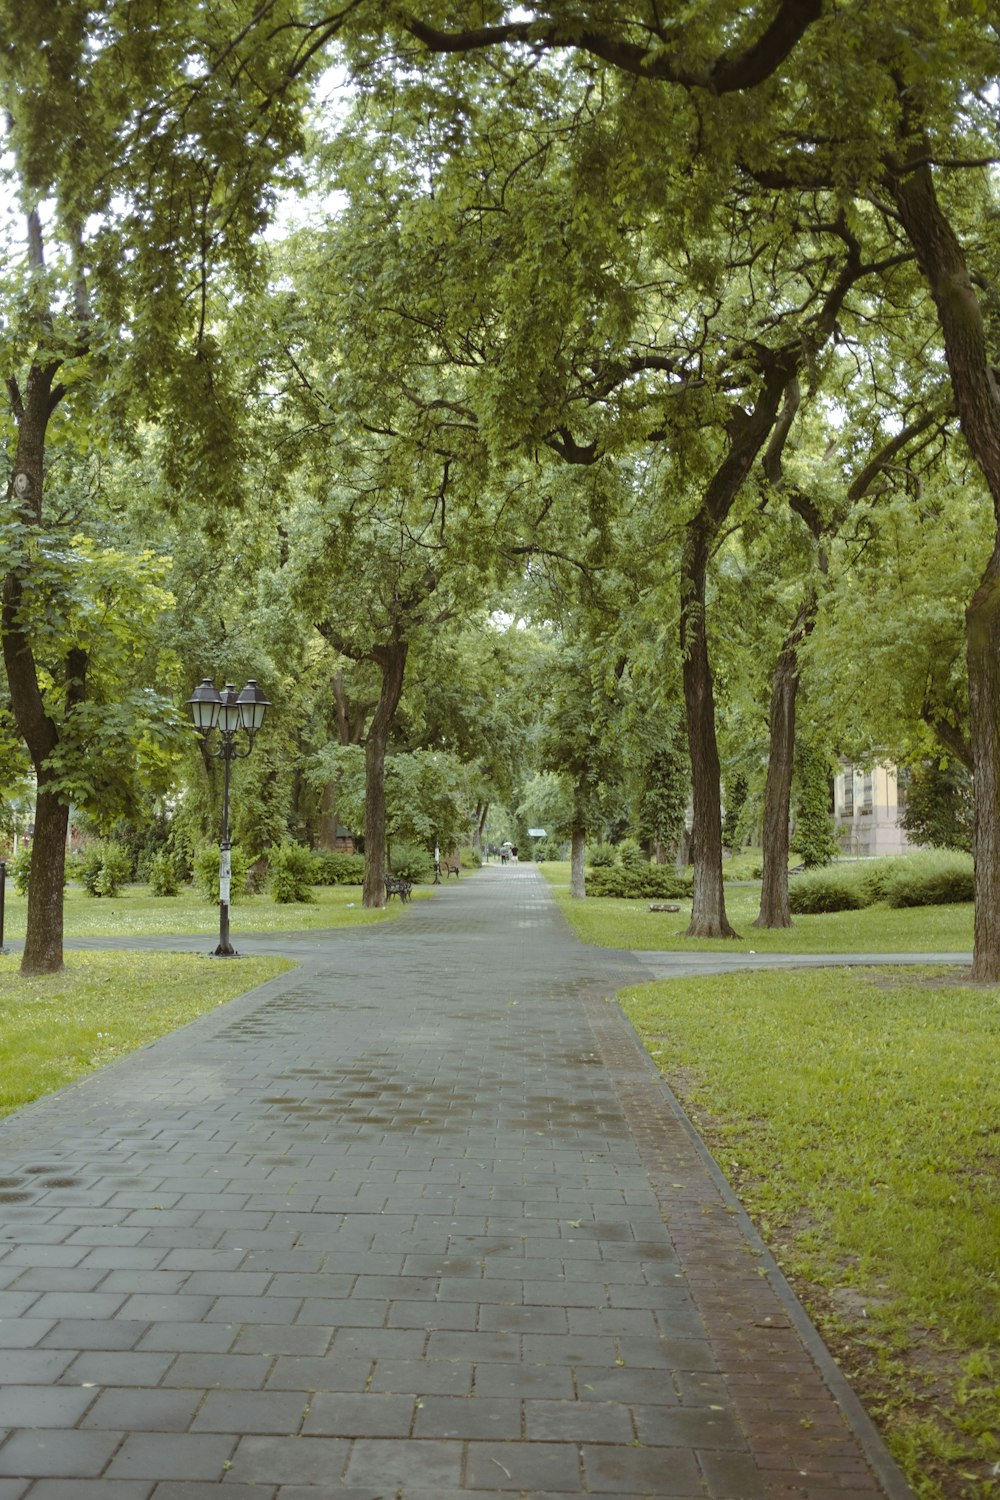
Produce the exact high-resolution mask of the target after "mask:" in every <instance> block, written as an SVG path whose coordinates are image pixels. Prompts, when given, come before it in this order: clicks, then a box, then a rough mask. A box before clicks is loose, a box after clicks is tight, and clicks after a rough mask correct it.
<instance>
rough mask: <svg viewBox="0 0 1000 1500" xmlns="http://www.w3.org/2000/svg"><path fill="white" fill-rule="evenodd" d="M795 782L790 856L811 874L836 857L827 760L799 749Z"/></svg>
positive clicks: (810, 751) (823, 756)
mask: <svg viewBox="0 0 1000 1500" xmlns="http://www.w3.org/2000/svg"><path fill="white" fill-rule="evenodd" d="M796 779H797V783H798V801H797V803H796V807H795V833H794V836H793V838H792V841H791V848H792V852H793V853H794V854H798V855H799V856H800V857H801V859H802V862H803V864H804V865H805V867H806V869H807V870H812V869H815V868H817V867H818V866H820V865H828V864H829V863H830V861H831V860H832V859H834V858H835V857H836V854H837V839H836V835H835V834H834V831H833V814H832V811H831V798H830V763H829V759H828V757H827V756H826V755H824V754H823V753H822V752H820V751H816V750H813V749H811V748H808V747H806V748H805V749H803V751H802V753H801V754H800V755H799V757H798V766H797V769H796ZM830 909H831V910H832V909H833V908H830ZM842 909H846V908H842Z"/></svg>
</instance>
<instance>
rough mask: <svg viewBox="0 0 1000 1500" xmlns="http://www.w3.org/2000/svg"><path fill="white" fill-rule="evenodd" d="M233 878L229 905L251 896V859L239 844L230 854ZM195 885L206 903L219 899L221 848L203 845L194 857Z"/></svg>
mask: <svg viewBox="0 0 1000 1500" xmlns="http://www.w3.org/2000/svg"><path fill="white" fill-rule="evenodd" d="M229 859H230V869H231V877H230V882H229V904H230V906H233V905H235V903H236V902H237V901H241V900H243V899H244V898H245V897H246V896H248V895H249V890H248V888H247V877H248V875H249V873H250V859H249V857H248V856H247V855H246V854H244V852H243V850H242V849H241V848H240V846H239V844H234V845H233V847H232V849H231V850H230V853H229ZM193 876H194V883H195V885H196V886H197V888H198V890H199V891H200V892H201V894H202V895H203V896H204V898H205V900H206V901H218V899H219V846H218V844H203V845H202V846H201V848H200V849H199V850H198V851H197V853H196V854H195V857H194V865H193Z"/></svg>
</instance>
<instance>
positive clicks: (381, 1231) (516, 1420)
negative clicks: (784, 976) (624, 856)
mask: <svg viewBox="0 0 1000 1500" xmlns="http://www.w3.org/2000/svg"><path fill="white" fill-rule="evenodd" d="M237 941H238V942H239V938H238V936H237ZM281 943H282V946H285V943H284V940H281ZM204 944H205V939H203V938H202V939H198V940H197V943H195V944H193V946H204ZM171 946H177V944H176V942H175V941H172V942H171ZM188 946H192V945H188ZM245 946H246V947H248V948H249V947H250V946H251V944H250V943H247V944H246V945H245ZM252 946H254V947H255V948H256V947H259V946H267V944H265V943H264V942H263V940H262V941H261V943H260V944H257V943H255V944H253V945H252ZM288 946H289V948H290V949H294V950H295V951H296V952H297V954H298V956H299V957H300V958H301V959H302V963H301V966H300V967H299V968H298V969H297V970H295V971H294V972H293V973H291V974H289V975H286V976H282V977H281V978H280V979H277V980H273V981H271V982H270V983H268V984H266V985H263V986H262V987H261V988H259V989H258V990H256V991H254V992H253V993H252V994H251V995H249V996H246V997H244V998H243V999H241V1000H238V1001H236V1002H234V1003H233V1004H231V1005H229V1006H227V1007H225V1008H224V1009H222V1010H219V1011H217V1012H215V1013H214V1014H212V1015H210V1016H207V1017H205V1018H203V1019H202V1020H200V1021H197V1022H195V1023H193V1024H192V1025H190V1026H188V1027H185V1028H184V1029H182V1030H180V1031H178V1032H175V1033H173V1034H172V1035H170V1036H166V1037H164V1038H162V1039H161V1040H160V1041H158V1042H156V1043H154V1044H153V1045H152V1046H150V1047H147V1048H145V1049H143V1050H142V1051H141V1052H139V1053H136V1054H135V1055H133V1056H132V1057H130V1058H128V1059H125V1060H124V1061H122V1062H121V1063H118V1064H116V1065H114V1066H112V1067H109V1068H107V1069H105V1070H103V1071H102V1072H101V1073H99V1074H95V1075H93V1076H91V1077H89V1078H88V1079H86V1080H85V1081H83V1082H81V1083H79V1084H77V1085H74V1086H72V1087H70V1088H67V1089H64V1090H62V1091H61V1092H60V1093H58V1094H55V1095H52V1096H50V1097H49V1098H47V1099H45V1100H42V1101H40V1102H39V1103H38V1104H36V1105H33V1106H31V1107H30V1108H28V1109H25V1110H22V1111H20V1112H19V1113H17V1114H16V1115H13V1116H11V1117H10V1118H9V1119H8V1120H6V1121H5V1122H3V1124H2V1125H0V1174H2V1175H0V1214H2V1218H0V1365H2V1379H3V1382H4V1384H3V1388H2V1390H0V1500H215V1497H219V1500H325V1497H330V1500H470V1497H476V1496H479V1497H481V1500H484V1497H491V1500H513V1497H521V1500H524V1497H530V1500H556V1497H563V1500H565V1497H566V1496H573V1495H581V1496H583V1495H585V1496H604V1497H609V1500H610V1497H615V1500H639V1497H663V1496H672V1497H682V1500H696V1497H697V1500H778V1497H789V1500H791V1497H793V1496H794V1497H801V1500H830V1497H833V1496H837V1497H839V1500H843V1497H845V1496H861V1497H873V1496H879V1495H884V1496H888V1497H890V1500H904V1497H906V1496H908V1495H909V1491H908V1490H907V1488H906V1486H905V1484H904V1483H903V1481H902V1479H901V1477H900V1476H899V1474H898V1471H896V1469H895V1468H894V1466H893V1465H892V1463H891V1461H890V1460H889V1458H888V1456H887V1454H886V1453H885V1451H884V1449H883V1448H882V1445H881V1444H880V1442H879V1441H878V1439H877V1437H876V1436H875V1434H874V1431H873V1429H872V1428H871V1426H870V1424H869V1423H868V1421H867V1418H866V1417H865V1416H864V1413H863V1412H862V1411H861V1409H860V1407H859V1406H858V1404H857V1402H856V1401H855V1400H854V1398H853V1397H852V1395H851V1393H850V1392H849V1391H848V1390H847V1388H846V1386H845V1385H844V1383H843V1381H842V1380H841V1378H840V1376H839V1374H838V1372H837V1370H836V1367H835V1366H834V1364H833V1362H832V1360H830V1358H829V1356H828V1355H827V1354H826V1351H825V1350H824V1349H823V1347H822V1345H821V1344H820V1342H819V1340H818V1338H817V1336H816V1334H815V1332H814V1330H813V1329H812V1328H811V1325H810V1324H809V1323H808V1320H807V1319H806V1318H805V1315H804V1314H803V1312H802V1310H801V1308H800V1307H799V1306H798V1304H797V1303H796V1302H795V1300H794V1298H792V1297H791V1294H790V1292H789V1291H788V1289H787V1287H786V1285H785V1283H784V1281H783V1279H782V1278H781V1275H780V1272H779V1271H778V1269H777V1267H776V1266H775V1265H774V1263H773V1261H772V1260H771V1258H770V1256H769V1255H768V1254H767V1252H766V1251H765V1250H764V1247H763V1246H762V1245H761V1244H760V1242H759V1241H758V1239H757V1238H756V1236H755V1234H754V1232H753V1230H752V1228H751V1226H750V1225H749V1223H748V1221H747V1219H746V1217H745V1215H744V1214H743V1213H742V1211H741V1210H740V1209H739V1206H738V1204H737V1203H736V1202H735V1200H734V1199H733V1197H732V1195H731V1194H730V1193H729V1190H728V1188H727V1187H726V1185H725V1183H724V1182H723V1181H722V1179H721V1177H720V1176H719V1174H718V1172H717V1170H716V1168H715V1167H714V1164H713V1163H712V1162H711V1160H710V1158H709V1157H708V1156H707V1153H706V1152H705V1150H704V1148H703V1147H702V1146H701V1144H700V1142H699V1141H698V1139H697V1137H696V1136H695V1135H694V1133H693V1131H692V1130H691V1128H690V1127H689V1125H688V1124H687V1122H686V1120H685V1118H684V1116H683V1114H682V1113H681V1112H680V1110H679V1108H678V1107H677V1105H676V1103H675V1101H674V1100H673V1098H672V1096H671V1094H670V1093H669V1091H668V1090H667V1089H666V1088H665V1087H664V1085H663V1083H662V1082H661V1080H660V1079H659V1077H658V1075H657V1074H656V1072H655V1070H654V1069H653V1067H652V1065H651V1063H650V1062H649V1060H648V1058H647V1057H646V1054H645V1053H644V1052H643V1050H642V1049H641V1047H640V1046H639V1045H638V1043H637V1041H636V1039H635V1036H634V1033H633V1032H632V1031H631V1029H630V1027H629V1026H628V1025H627V1023H626V1022H625V1021H624V1019H623V1017H622V1015H621V1013H620V1011H619V1010H618V1009H617V1007H615V1006H614V1005H613V1004H610V1003H608V1000H607V997H608V996H609V995H610V994H611V993H612V992H613V990H614V989H615V988H616V987H619V986H621V985H622V984H623V983H628V982H641V981H642V980H644V979H646V978H648V977H649V975H650V972H651V968H650V966H652V967H653V968H655V967H656V964H655V960H654V959H653V956H651V955H631V954H624V953H611V952H602V951H601V950H595V949H589V948H585V947H583V946H582V945H581V944H579V943H578V942H577V941H576V940H575V939H574V938H573V937H572V936H571V935H570V934H569V932H568V930H567V928H566V926H565V923H564V922H563V919H562V917H561V915H560V914H559V912H558V909H557V908H556V907H555V905H554V903H553V901H552V899H551V897H550V895H549V893H548V890H547V888H546V886H545V884H544V882H543V881H542V879H541V878H540V876H538V874H537V873H536V872H535V870H534V869H533V867H531V866H512V867H499V868H498V867H491V868H487V869H485V870H483V871H481V872H480V873H479V874H478V875H477V876H476V877H475V878H474V879H471V880H462V881H461V882H460V883H459V884H458V885H457V886H456V885H449V886H447V887H445V888H443V889H442V890H441V891H440V893H438V895H437V897H436V899H435V900H434V901H432V902H421V903H415V904H414V905H413V906H412V907H411V908H410V909H409V911H408V912H407V913H406V915H405V916H404V917H403V919H402V920H401V921H399V922H398V923H396V924H394V925H392V926H379V927H369V928H361V929H354V930H346V931H342V932H340V933H337V934H331V935H330V936H328V937H325V938H323V937H319V936H317V935H310V936H308V937H306V936H303V937H302V938H301V939H300V940H299V941H298V942H297V943H294V942H293V943H291V944H289V945H288Z"/></svg>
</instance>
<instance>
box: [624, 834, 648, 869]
mask: <svg viewBox="0 0 1000 1500" xmlns="http://www.w3.org/2000/svg"><path fill="white" fill-rule="evenodd" d="M618 859H619V862H620V864H621V866H622V869H624V870H641V869H643V868H644V866H646V865H647V864H648V863H649V861H648V860H647V858H646V855H645V852H644V851H643V847H642V845H641V844H640V843H639V841H638V839H622V841H621V843H620V844H619V845H618Z"/></svg>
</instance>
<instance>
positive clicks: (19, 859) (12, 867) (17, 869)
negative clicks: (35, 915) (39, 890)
mask: <svg viewBox="0 0 1000 1500" xmlns="http://www.w3.org/2000/svg"><path fill="white" fill-rule="evenodd" d="M7 874H8V876H9V877H10V879H11V880H12V881H13V882H14V889H15V891H16V892H17V894H18V895H19V896H26V895H27V894H28V881H29V880H30V879H31V850H30V848H29V849H21V850H20V851H19V853H17V854H15V855H14V857H13V859H9V860H8V861H7Z"/></svg>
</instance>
